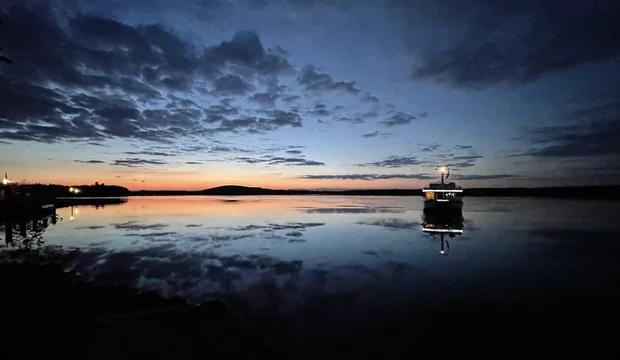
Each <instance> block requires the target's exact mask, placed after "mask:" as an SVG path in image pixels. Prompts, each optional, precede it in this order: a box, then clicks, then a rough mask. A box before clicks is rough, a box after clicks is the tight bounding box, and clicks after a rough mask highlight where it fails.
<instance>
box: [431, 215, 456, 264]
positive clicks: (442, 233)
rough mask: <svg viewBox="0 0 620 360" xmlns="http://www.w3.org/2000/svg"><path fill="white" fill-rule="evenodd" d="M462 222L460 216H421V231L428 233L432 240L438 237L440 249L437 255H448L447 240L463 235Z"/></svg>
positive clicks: (448, 246) (448, 245) (448, 244)
mask: <svg viewBox="0 0 620 360" xmlns="http://www.w3.org/2000/svg"><path fill="white" fill-rule="evenodd" d="M463 221H464V218H463V216H462V215H454V216H447V215H443V216H442V215H434V216H433V215H428V214H424V215H422V231H424V232H425V233H429V234H430V235H431V236H432V237H433V238H435V237H437V236H438V237H439V239H440V240H441V248H440V250H439V255H448V254H449V252H450V243H449V242H448V239H446V236H447V237H448V238H454V237H456V236H457V235H461V234H463Z"/></svg>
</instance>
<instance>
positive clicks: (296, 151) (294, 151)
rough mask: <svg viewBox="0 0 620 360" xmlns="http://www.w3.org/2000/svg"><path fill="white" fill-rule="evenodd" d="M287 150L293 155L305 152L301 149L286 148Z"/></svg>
mask: <svg viewBox="0 0 620 360" xmlns="http://www.w3.org/2000/svg"><path fill="white" fill-rule="evenodd" d="M285 152H286V153H287V154H291V155H301V154H302V153H303V152H302V151H301V150H286V151H285Z"/></svg>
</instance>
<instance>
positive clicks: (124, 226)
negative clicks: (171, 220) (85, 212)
mask: <svg viewBox="0 0 620 360" xmlns="http://www.w3.org/2000/svg"><path fill="white" fill-rule="evenodd" d="M110 225H111V226H114V228H115V229H121V230H131V231H137V230H159V229H163V228H165V227H167V226H168V225H166V224H141V223H139V222H137V221H127V222H124V223H112V224H110Z"/></svg>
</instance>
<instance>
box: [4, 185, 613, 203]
mask: <svg viewBox="0 0 620 360" xmlns="http://www.w3.org/2000/svg"><path fill="white" fill-rule="evenodd" d="M12 187H13V188H15V190H13V191H14V192H18V193H27V194H28V197H29V198H30V199H33V200H34V199H36V200H37V202H39V203H48V204H55V205H57V206H63V205H65V206H67V204H73V203H74V201H75V198H106V197H108V198H121V197H128V196H187V195H190V196H192V195H193V196H197V195H205V196H259V195H284V196H293V195H321V196H422V190H421V189H364V190H333V191H327V190H302V189H289V190H277V189H267V188H260V187H249V186H240V185H225V186H218V187H214V188H210V189H205V190H138V191H131V190H129V189H127V188H125V187H122V186H115V185H114V186H109V185H99V184H98V185H73V187H74V188H79V189H80V192H79V194H74V193H70V192H69V190H68V189H69V186H64V185H43V184H24V185H19V184H16V185H13V186H12ZM463 196H464V197H469V196H488V197H542V198H557V199H608V200H619V199H620V185H609V186H573V187H541V188H523V187H521V188H467V189H465V191H464V193H463ZM69 199H73V200H71V201H69Z"/></svg>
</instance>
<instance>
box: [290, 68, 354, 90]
mask: <svg viewBox="0 0 620 360" xmlns="http://www.w3.org/2000/svg"><path fill="white" fill-rule="evenodd" d="M297 82H298V83H299V84H300V85H303V86H304V87H305V89H306V90H312V91H343V92H347V93H350V94H353V95H357V94H358V93H359V92H360V89H359V88H357V87H356V85H355V81H334V79H333V78H332V77H331V75H329V74H325V73H321V72H318V71H317V69H316V68H315V67H314V66H312V65H307V66H305V67H304V68H303V69H302V70H301V73H300V74H299V76H298V77H297Z"/></svg>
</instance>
